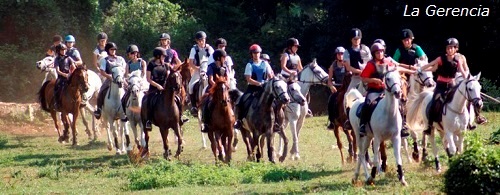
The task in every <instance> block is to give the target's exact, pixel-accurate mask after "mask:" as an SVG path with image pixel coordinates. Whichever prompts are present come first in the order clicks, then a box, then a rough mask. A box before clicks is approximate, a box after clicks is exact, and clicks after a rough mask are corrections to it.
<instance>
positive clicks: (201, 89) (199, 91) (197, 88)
mask: <svg viewBox="0 0 500 195" xmlns="http://www.w3.org/2000/svg"><path fill="white" fill-rule="evenodd" d="M207 86H208V76H207V74H206V72H201V73H200V80H199V81H198V82H197V83H196V84H194V87H193V93H196V97H197V98H196V102H191V104H195V105H197V107H198V112H197V113H198V114H197V115H196V116H195V117H196V118H198V127H199V129H200V130H201V129H202V128H203V122H202V120H201V115H202V114H201V103H200V102H201V99H202V97H203V95H204V94H205V90H206V87H207ZM201 140H202V143H203V145H202V147H203V148H206V147H207V141H206V138H205V135H204V133H203V132H201Z"/></svg>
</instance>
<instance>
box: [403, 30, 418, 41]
mask: <svg viewBox="0 0 500 195" xmlns="http://www.w3.org/2000/svg"><path fill="white" fill-rule="evenodd" d="M407 38H410V39H414V38H415V37H414V36H413V32H411V30H410V29H407V28H406V29H403V30H402V31H401V39H407Z"/></svg>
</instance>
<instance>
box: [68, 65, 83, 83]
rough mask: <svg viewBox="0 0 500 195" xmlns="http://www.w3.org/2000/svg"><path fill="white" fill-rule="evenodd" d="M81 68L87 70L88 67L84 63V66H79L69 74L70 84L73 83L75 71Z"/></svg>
mask: <svg viewBox="0 0 500 195" xmlns="http://www.w3.org/2000/svg"><path fill="white" fill-rule="evenodd" d="M81 70H87V67H86V66H85V65H82V66H77V67H76V69H75V70H74V71H73V72H72V73H71V74H70V75H69V78H68V84H70V83H71V80H73V77H75V74H74V73H75V72H76V71H81Z"/></svg>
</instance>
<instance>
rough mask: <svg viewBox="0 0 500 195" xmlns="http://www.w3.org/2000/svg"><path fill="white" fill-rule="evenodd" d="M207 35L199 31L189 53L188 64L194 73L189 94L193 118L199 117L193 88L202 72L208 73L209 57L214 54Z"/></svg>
mask: <svg viewBox="0 0 500 195" xmlns="http://www.w3.org/2000/svg"><path fill="white" fill-rule="evenodd" d="M206 39H207V34H206V33H205V32H203V31H198V32H196V34H195V41H196V44H195V45H193V47H192V48H191V51H190V52H189V59H188V63H189V65H190V66H191V68H193V70H194V73H193V75H192V76H191V80H190V81H189V86H188V92H189V97H190V99H191V114H192V115H193V116H197V115H198V109H197V108H196V107H197V105H196V95H197V94H196V93H195V92H193V87H194V85H195V83H196V82H198V81H199V80H200V72H206V68H207V65H208V61H209V60H208V59H209V57H210V56H211V55H212V54H213V53H214V49H213V48H212V46H210V45H208V44H207V43H206V41H207V40H206Z"/></svg>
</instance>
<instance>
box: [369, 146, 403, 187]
mask: <svg viewBox="0 0 500 195" xmlns="http://www.w3.org/2000/svg"><path fill="white" fill-rule="evenodd" d="M365 137H366V136H365ZM381 144H382V141H380V140H379V139H378V138H377V137H375V139H373V160H372V163H373V166H372V172H371V174H370V177H369V178H368V179H367V180H366V183H367V184H368V185H373V184H374V180H375V176H376V175H377V170H378V168H379V163H380V157H379V156H380V145H381ZM394 147H396V146H394Z"/></svg>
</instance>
